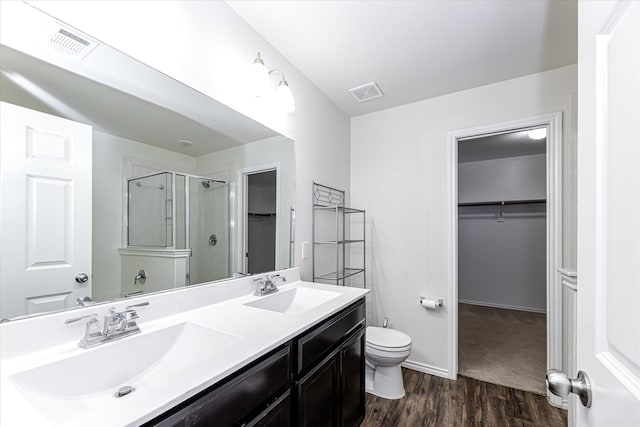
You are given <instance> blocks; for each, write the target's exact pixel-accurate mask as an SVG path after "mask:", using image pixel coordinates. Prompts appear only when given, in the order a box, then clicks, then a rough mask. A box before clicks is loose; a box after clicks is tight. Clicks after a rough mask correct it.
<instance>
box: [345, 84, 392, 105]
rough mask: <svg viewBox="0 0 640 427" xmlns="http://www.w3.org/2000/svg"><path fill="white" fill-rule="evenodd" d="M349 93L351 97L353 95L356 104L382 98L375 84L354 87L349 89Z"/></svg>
mask: <svg viewBox="0 0 640 427" xmlns="http://www.w3.org/2000/svg"><path fill="white" fill-rule="evenodd" d="M349 92H351V95H353V97H354V98H355V99H356V101H358V102H365V101H371V100H372V99H376V98H381V97H383V96H384V94H383V93H382V91H381V90H380V87H378V84H377V83H376V82H371V83H367V84H365V85H362V86H358V87H354V88H353V89H349Z"/></svg>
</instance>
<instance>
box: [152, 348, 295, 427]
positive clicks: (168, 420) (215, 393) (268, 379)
mask: <svg viewBox="0 0 640 427" xmlns="http://www.w3.org/2000/svg"><path fill="white" fill-rule="evenodd" d="M290 366H291V346H290V345H287V346H286V347H284V348H282V349H281V350H278V351H276V352H275V353H273V354H271V355H269V356H267V357H266V358H264V359H263V360H261V361H259V362H258V363H256V364H254V365H253V366H250V367H249V368H246V369H244V370H243V371H242V372H241V373H240V374H238V375H237V376H234V377H232V378H231V379H230V380H227V381H226V382H225V383H224V384H222V385H214V386H212V387H211V388H210V389H208V390H205V391H204V392H202V393H200V394H198V395H197V396H194V397H193V398H191V399H189V400H187V401H186V402H184V403H183V404H181V405H179V406H177V407H176V408H174V409H172V410H171V411H170V412H169V413H166V414H163V415H161V416H160V417H159V418H157V419H155V420H153V421H152V422H150V423H148V424H147V425H154V426H171V427H174V426H180V427H183V426H184V427H187V426H212V425H215V426H216V427H226V426H233V425H237V424H238V423H240V422H241V421H242V420H243V419H247V418H248V417H249V416H251V415H255V414H256V413H257V412H259V411H261V410H262V409H264V408H265V407H266V406H267V405H268V404H270V403H272V402H273V401H274V399H275V398H276V397H277V396H278V395H280V394H282V393H283V392H284V391H285V390H286V389H287V388H289V381H290Z"/></svg>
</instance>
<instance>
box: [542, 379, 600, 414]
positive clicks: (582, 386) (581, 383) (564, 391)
mask: <svg viewBox="0 0 640 427" xmlns="http://www.w3.org/2000/svg"><path fill="white" fill-rule="evenodd" d="M546 382H547V388H548V389H549V391H550V392H551V393H553V394H555V395H556V396H560V397H567V396H569V393H574V394H576V395H578V397H579V398H580V402H581V403H582V405H583V406H586V407H587V408H590V407H591V399H592V397H591V381H590V380H589V376H588V375H587V374H585V373H584V372H583V371H578V376H577V377H576V378H575V379H571V378H569V377H568V376H567V374H565V373H564V372H562V371H559V370H557V369H549V370H548V371H547V381H546Z"/></svg>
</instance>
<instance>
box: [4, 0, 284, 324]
mask: <svg viewBox="0 0 640 427" xmlns="http://www.w3.org/2000/svg"><path fill="white" fill-rule="evenodd" d="M16 13H19V14H21V16H20V17H18V16H13V17H12V19H8V18H5V19H3V20H2V29H1V36H0V49H1V50H0V59H1V61H0V68H1V70H0V84H1V86H0V100H1V101H2V102H3V104H2V114H1V115H0V120H2V123H1V125H0V129H2V137H1V139H0V144H1V145H0V154H1V160H0V161H1V163H0V175H1V176H0V182H1V186H2V188H1V193H0V194H1V200H0V208H1V217H0V226H1V229H0V232H1V233H2V234H1V243H0V245H1V247H0V271H1V274H0V292H1V295H0V301H1V302H0V318H3V319H16V318H20V317H23V316H30V315H34V314H40V313H46V312H51V311H59V310H63V309H70V308H74V307H79V306H85V305H88V304H94V303H101V302H106V301H111V300H114V299H118V298H124V297H129V296H134V295H140V294H146V293H150V292H157V291H166V290H169V289H180V288H184V287H186V286H191V285H195V284H200V283H207V282H211V281H215V280H221V279H225V278H229V277H232V276H234V275H235V276H237V275H238V274H254V273H261V272H265V271H272V270H277V269H282V268H287V267H289V266H291V263H292V261H291V260H292V259H293V245H292V243H291V242H292V241H293V227H294V223H293V219H294V175H295V163H294V162H295V155H294V144H293V141H292V140H290V139H287V138H285V137H283V136H282V135H279V134H278V133H276V132H274V131H273V130H271V129H268V128H266V127H265V126H263V125H261V124H259V123H257V122H255V121H253V120H251V119H249V118H247V117H245V116H243V115H241V114H239V113H237V112H236V111H234V110H232V109H230V108H228V107H226V106H224V105H223V104H220V103H218V102H217V101H215V100H213V99H211V98H209V97H207V96H205V95H203V94H202V93H199V92H197V91H195V90H194V89H192V88H190V87H188V86H186V85H184V84H182V83H180V82H178V81H176V80H173V79H171V78H170V77H168V76H166V75H164V74H162V73H160V72H159V71H157V70H154V69H152V68H150V67H148V66H146V65H145V64H142V63H140V62H138V61H136V60H135V59H133V58H131V57H129V56H127V55H125V54H123V53H121V52H119V51H117V50H115V49H113V48H111V47H109V46H106V45H104V44H102V43H100V42H98V41H96V40H94V39H92V38H91V37H90V36H89V35H86V34H84V33H82V32H79V31H77V30H76V29H74V28H72V27H69V26H66V25H64V24H61V23H59V22H57V21H56V20H55V19H53V18H51V17H50V16H48V15H45V14H43V13H41V12H39V11H38V10H36V9H34V8H32V7H30V6H27V5H24V4H22V5H21V6H20V7H17V8H16ZM11 21H13V22H14V23H12V22H11ZM27 22H29V23H30V24H29V25H28V24H27Z"/></svg>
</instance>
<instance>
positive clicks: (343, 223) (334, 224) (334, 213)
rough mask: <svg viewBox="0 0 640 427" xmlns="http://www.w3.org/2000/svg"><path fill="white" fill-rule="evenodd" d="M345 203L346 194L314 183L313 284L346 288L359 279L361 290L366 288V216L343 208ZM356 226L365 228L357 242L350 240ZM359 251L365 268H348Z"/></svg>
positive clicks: (361, 212)
mask: <svg viewBox="0 0 640 427" xmlns="http://www.w3.org/2000/svg"><path fill="white" fill-rule="evenodd" d="M344 201H345V192H344V191H343V190H338V189H336V188H332V187H328V186H326V185H322V184H318V183H316V182H314V183H313V281H314V282H319V283H330V284H335V285H338V286H345V285H351V284H352V283H353V282H352V279H351V278H357V279H358V282H359V283H358V286H362V287H365V288H366V277H365V220H366V213H365V211H364V210H363V209H355V208H349V207H346V206H344ZM353 223H360V224H361V227H362V231H361V232H360V233H358V234H359V235H358V236H355V238H352V236H350V234H351V229H352V225H353ZM360 234H361V236H360ZM358 250H359V251H361V252H358V255H360V257H361V258H360V263H361V265H362V266H361V267H360V266H359V265H358V266H352V265H349V264H350V263H351V262H352V259H353V258H355V257H354V253H353V252H354V251H358ZM320 252H323V253H322V254H320ZM347 279H349V280H347Z"/></svg>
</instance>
